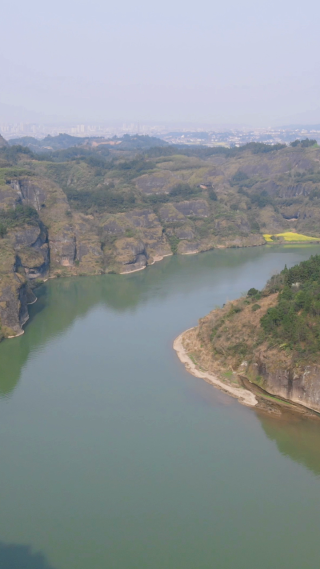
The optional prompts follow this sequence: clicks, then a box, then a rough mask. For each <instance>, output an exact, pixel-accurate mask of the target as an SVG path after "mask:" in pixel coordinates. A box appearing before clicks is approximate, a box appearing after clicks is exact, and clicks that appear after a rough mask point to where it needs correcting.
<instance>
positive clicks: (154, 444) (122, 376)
mask: <svg viewBox="0 0 320 569" xmlns="http://www.w3.org/2000/svg"><path fill="white" fill-rule="evenodd" d="M319 251H320V248H319V246H299V247H298V246H285V247H261V248H253V249H242V250H236V249H233V250H227V251H213V252H209V253H205V254H202V255H197V256H188V257H172V258H167V259H165V260H164V261H163V262H161V263H158V264H156V265H154V266H152V267H150V268H148V269H147V270H145V271H141V272H138V273H134V274H132V275H126V276H124V275H122V276H117V275H106V276H101V277H85V278H77V279H66V280H65V279H57V280H55V281H50V282H49V283H47V284H46V285H45V286H43V287H42V288H41V289H39V291H38V296H39V300H38V302H37V303H36V304H35V305H33V306H32V307H31V310H30V312H31V318H30V322H29V323H28V325H27V326H26V332H25V334H24V335H23V336H21V337H19V338H17V339H14V340H11V341H5V342H3V343H2V344H1V345H0V366H1V368H0V451H1V460H0V483H1V484H0V567H1V569H180V568H181V569H212V568H214V569H257V568H258V567H259V569H270V568H271V567H272V568H278V567H279V568H280V567H281V568H282V569H286V568H288V569H289V568H290V569H298V568H299V569H301V567H303V568H304V569H315V568H316V567H318V566H319V563H320V542H319V527H320V479H319V475H320V423H319V422H317V421H314V420H306V419H301V418H299V417H294V416H291V415H288V416H284V417H282V418H281V419H275V418H273V417H270V416H268V415H264V414H261V413H258V412H256V411H254V410H251V409H247V408H245V407H243V406H241V405H240V404H239V403H238V402H236V401H234V400H233V399H232V398H230V397H228V396H227V395H224V394H222V393H221V392H219V391H217V390H215V389H214V388H213V387H212V386H210V385H208V384H206V383H205V382H203V381H201V380H200V379H197V378H194V377H193V376H191V375H189V374H188V373H187V372H186V371H185V369H184V367H183V366H182V365H181V363H180V362H179V361H178V359H177V357H176V355H175V353H174V352H173V350H172V342H173V340H174V338H175V337H176V336H177V335H178V334H179V333H180V332H181V331H183V330H185V329H186V328H189V327H190V326H193V325H195V324H196V323H197V320H198V318H199V317H201V316H204V315H205V314H207V313H208V312H209V311H210V310H211V309H213V308H214V307H215V306H216V305H221V304H222V303H224V302H225V301H226V300H231V299H233V298H236V297H238V296H239V294H240V293H241V292H243V291H246V290H248V288H250V287H252V286H254V287H256V288H261V287H262V286H263V285H264V283H265V281H266V280H267V279H268V278H269V277H270V276H271V275H272V274H273V273H274V272H275V271H277V270H281V269H282V268H283V266H284V264H285V263H286V264H287V265H288V266H290V265H292V264H295V263H296V262H299V261H300V260H303V259H306V258H308V257H309V256H310V255H311V254H314V253H318V252H319Z"/></svg>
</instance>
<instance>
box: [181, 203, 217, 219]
mask: <svg viewBox="0 0 320 569" xmlns="http://www.w3.org/2000/svg"><path fill="white" fill-rule="evenodd" d="M175 208H176V209H177V210H178V211H179V212H180V213H182V214H183V215H186V216H189V215H194V216H197V217H208V215H209V206H208V204H207V202H206V201H205V200H190V201H185V202H179V203H176V204H175Z"/></svg>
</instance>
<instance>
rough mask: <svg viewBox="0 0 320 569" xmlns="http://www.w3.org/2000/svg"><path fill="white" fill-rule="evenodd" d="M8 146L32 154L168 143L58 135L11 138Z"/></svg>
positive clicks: (136, 138) (150, 139) (142, 137)
mask: <svg viewBox="0 0 320 569" xmlns="http://www.w3.org/2000/svg"><path fill="white" fill-rule="evenodd" d="M9 144H10V146H17V145H22V146H25V147H27V148H30V150H32V151H33V152H36V153H39V152H45V153H49V152H51V151H55V150H65V149H66V148H72V147H79V146H80V147H81V146H84V147H87V150H88V148H90V147H96V146H99V145H107V146H111V147H113V146H116V147H117V148H118V149H119V150H133V151H135V150H147V149H150V148H154V147H158V146H160V147H161V146H167V145H168V143H167V142H165V141H164V140H161V139H160V138H157V137H155V136H147V135H138V134H137V135H134V136H131V135H129V134H125V135H124V136H122V137H120V138H118V137H117V136H114V137H113V138H111V139H106V138H104V137H90V136H85V137H81V136H71V135H70V134H58V135H57V136H50V135H48V136H46V137H45V138H43V139H41V140H39V139H37V138H34V137H33V136H24V137H21V138H13V139H11V140H10V141H9Z"/></svg>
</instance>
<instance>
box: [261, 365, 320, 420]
mask: <svg viewBox="0 0 320 569" xmlns="http://www.w3.org/2000/svg"><path fill="white" fill-rule="evenodd" d="M254 365H255V366H256V368H257V372H258V374H259V375H260V376H261V377H262V378H263V388H264V389H265V390H266V391H268V392H269V393H271V394H272V395H278V396H280V397H283V398H284V399H288V400H290V401H293V402H294V403H300V404H301V405H305V406H306V407H309V408H310V409H314V410H315V411H318V412H320V367H319V366H318V365H310V366H305V367H304V368H303V369H291V368H288V369H286V368H283V367H282V366H281V365H280V366H277V367H276V368H275V366H274V365H273V364H270V363H269V362H268V361H266V360H264V359H260V358H258V359H257V361H256V363H255V364H253V366H254Z"/></svg>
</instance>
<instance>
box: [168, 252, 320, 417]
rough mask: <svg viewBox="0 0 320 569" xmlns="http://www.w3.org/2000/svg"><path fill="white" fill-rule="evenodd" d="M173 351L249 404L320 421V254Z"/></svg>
mask: <svg viewBox="0 0 320 569" xmlns="http://www.w3.org/2000/svg"><path fill="white" fill-rule="evenodd" d="M174 349H175V350H176V351H177V354H178V356H179V358H180V360H181V361H182V362H183V363H184V364H185V366H186V368H187V370H188V371H190V373H192V374H193V375H195V376H197V377H201V378H203V379H205V380H206V381H208V382H209V383H212V384H213V385H214V386H215V387H218V388H219V389H221V390H223V391H225V392H227V393H229V394H230V395H232V396H233V397H236V398H237V399H238V400H239V401H240V402H241V403H243V404H245V405H249V406H256V407H259V408H261V409H264V410H266V411H269V412H273V413H277V414H281V413H282V412H283V410H284V409H293V410H295V411H298V412H300V413H304V414H308V415H314V416H316V415H318V414H320V255H315V256H312V257H311V258H310V259H309V260H308V261H303V262H301V263H300V264H298V265H295V266H294V267H292V268H290V269H288V268H287V267H285V268H284V269H283V271H281V273H280V274H276V275H274V276H273V277H272V278H271V279H270V280H269V281H268V282H267V284H266V286H265V288H264V289H263V290H261V291H259V290H257V289H255V288H251V289H250V290H248V292H247V294H246V295H245V296H243V297H242V298H240V299H238V300H235V301H232V302H228V303H227V304H225V305H224V306H223V307H222V308H218V309H215V310H213V311H212V312H211V313H210V314H208V315H207V316H206V317H204V318H201V319H200V320H199V324H198V326H196V327H195V328H192V329H190V330H187V331H186V332H184V333H183V334H181V335H180V336H179V337H178V338H176V340H175V342H174Z"/></svg>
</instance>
